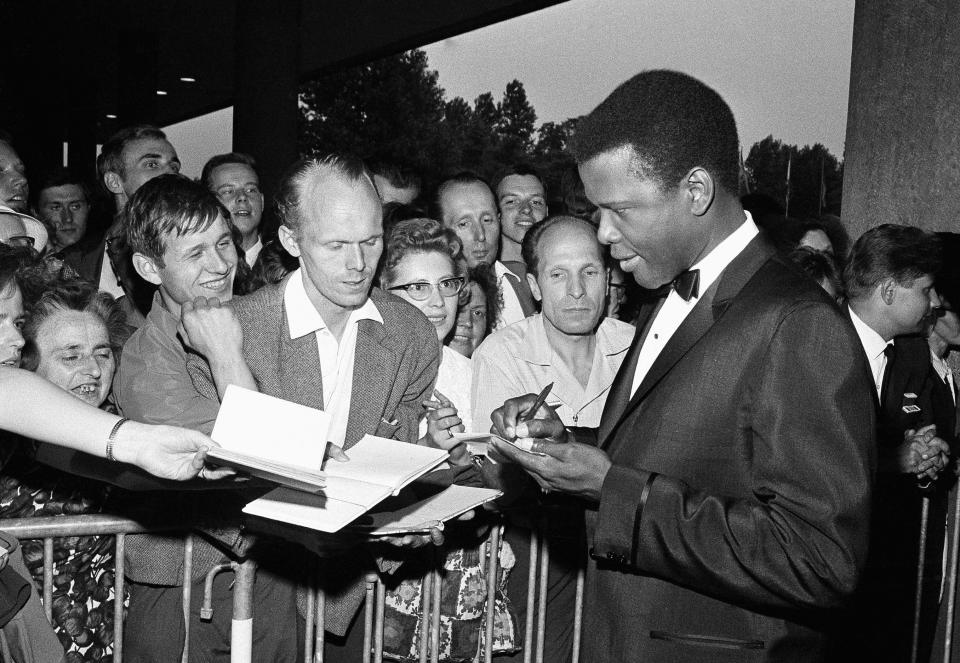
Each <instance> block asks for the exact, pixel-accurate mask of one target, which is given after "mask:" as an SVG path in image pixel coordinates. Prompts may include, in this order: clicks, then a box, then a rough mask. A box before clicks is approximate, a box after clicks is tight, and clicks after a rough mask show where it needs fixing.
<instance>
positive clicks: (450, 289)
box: [387, 276, 466, 302]
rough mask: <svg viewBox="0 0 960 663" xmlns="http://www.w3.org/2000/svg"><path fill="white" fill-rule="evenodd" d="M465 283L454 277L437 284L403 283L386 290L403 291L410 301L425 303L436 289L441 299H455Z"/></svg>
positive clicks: (424, 282)
mask: <svg viewBox="0 0 960 663" xmlns="http://www.w3.org/2000/svg"><path fill="white" fill-rule="evenodd" d="M465 281H466V279H465V278H463V277H462V276H454V277H451V278H449V279H442V280H441V281H438V282H437V283H428V282H427V281H414V282H413V283H404V284H403V285H395V286H393V287H391V288H387V290H405V291H406V292H407V295H409V296H410V299H414V300H416V301H418V302H422V301H426V300H427V299H429V298H430V295H432V294H433V289H434V288H436V289H437V290H438V291H439V292H440V296H441V297H455V296H457V295H458V294H460V291H461V290H463V284H464V282H465Z"/></svg>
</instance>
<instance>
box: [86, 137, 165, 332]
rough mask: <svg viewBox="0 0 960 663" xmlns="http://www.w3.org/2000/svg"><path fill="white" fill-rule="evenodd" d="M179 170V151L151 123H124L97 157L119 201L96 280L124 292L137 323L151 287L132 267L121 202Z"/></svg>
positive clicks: (100, 170)
mask: <svg viewBox="0 0 960 663" xmlns="http://www.w3.org/2000/svg"><path fill="white" fill-rule="evenodd" d="M179 172H180V158H179V157H178V156H177V151H176V150H175V149H174V148H173V145H171V144H170V141H168V140H167V136H166V134H164V133H163V131H161V130H160V129H158V128H157V127H154V126H151V125H148V124H140V125H135V126H131V127H126V128H124V129H121V130H120V131H118V132H117V133H115V134H114V135H113V136H111V137H110V138H108V139H107V142H105V143H104V144H103V148H102V149H101V150H100V155H99V156H98V157H97V175H98V177H99V178H100V182H101V183H102V184H103V186H104V188H106V190H107V191H108V192H109V193H110V194H111V195H112V196H113V200H114V204H115V206H116V219H115V221H114V223H113V224H112V225H111V226H110V228H109V229H108V230H107V233H106V235H105V237H104V240H103V249H102V257H101V260H100V266H99V274H98V276H97V283H98V284H99V286H100V289H101V290H103V291H104V292H108V293H110V294H111V295H113V296H114V297H116V298H118V299H119V298H121V297H126V299H125V300H124V301H122V302H121V303H122V304H123V305H124V309H125V310H126V311H127V318H128V320H129V321H130V322H131V323H132V324H135V325H136V326H139V324H140V322H141V320H142V316H141V314H145V313H146V311H148V310H149V309H150V296H151V295H152V288H149V287H147V286H146V284H144V283H143V282H142V281H139V280H138V277H137V274H136V273H135V271H134V269H133V264H132V262H131V252H130V251H129V249H128V248H127V246H126V238H125V236H124V233H123V223H124V219H123V215H122V211H123V206H124V205H125V204H126V202H127V199H128V198H130V196H132V195H133V194H134V192H136V190H137V189H139V188H140V187H141V186H142V185H143V184H144V183H145V182H148V181H149V180H151V179H153V178H154V177H158V176H160V175H164V174H167V173H179Z"/></svg>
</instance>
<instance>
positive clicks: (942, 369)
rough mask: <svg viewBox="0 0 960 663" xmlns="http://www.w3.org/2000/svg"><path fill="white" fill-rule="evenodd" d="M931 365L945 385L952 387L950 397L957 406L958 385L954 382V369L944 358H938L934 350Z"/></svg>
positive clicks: (931, 353) (931, 354)
mask: <svg viewBox="0 0 960 663" xmlns="http://www.w3.org/2000/svg"><path fill="white" fill-rule="evenodd" d="M930 364H931V365H932V366H933V370H935V371H936V372H937V375H939V376H940V379H941V380H943V383H944V384H945V385H947V386H948V387H950V397H951V398H953V404H954V405H956V404H957V385H956V383H955V382H954V381H953V369H952V368H950V364H948V363H947V360H946V359H944V358H943V357H938V356H937V355H936V354H935V353H934V352H933V351H932V350H931V351H930Z"/></svg>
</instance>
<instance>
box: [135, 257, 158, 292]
mask: <svg viewBox="0 0 960 663" xmlns="http://www.w3.org/2000/svg"><path fill="white" fill-rule="evenodd" d="M133 268H134V269H135V270H137V274H139V275H140V277H141V278H142V279H143V280H144V281H147V282H148V283H152V284H154V285H160V269H159V268H158V267H157V263H156V262H155V261H154V259H153V258H148V257H147V256H145V255H143V254H142V253H134V254H133Z"/></svg>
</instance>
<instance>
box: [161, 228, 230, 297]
mask: <svg viewBox="0 0 960 663" xmlns="http://www.w3.org/2000/svg"><path fill="white" fill-rule="evenodd" d="M163 246H164V250H163V263H164V266H163V267H160V266H159V265H158V266H157V275H158V277H159V280H160V283H159V285H160V294H161V296H162V297H163V299H164V303H165V304H166V305H167V308H168V309H170V311H171V312H177V311H178V310H179V307H180V305H181V304H182V303H183V302H185V301H193V300H194V299H195V298H197V297H217V298H218V299H219V300H220V301H221V302H223V301H227V300H229V299H231V298H232V297H233V279H234V276H236V272H237V247H236V245H235V244H234V243H233V235H232V229H231V226H230V222H229V221H227V220H226V219H224V218H223V217H222V216H219V215H218V216H217V218H216V220H215V221H214V222H213V223H211V224H210V226H209V227H208V228H207V229H206V230H201V231H199V232H192V233H191V232H187V233H185V234H183V235H180V236H177V233H176V232H174V231H171V232H169V233H167V234H166V235H165V236H164V238H163Z"/></svg>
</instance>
